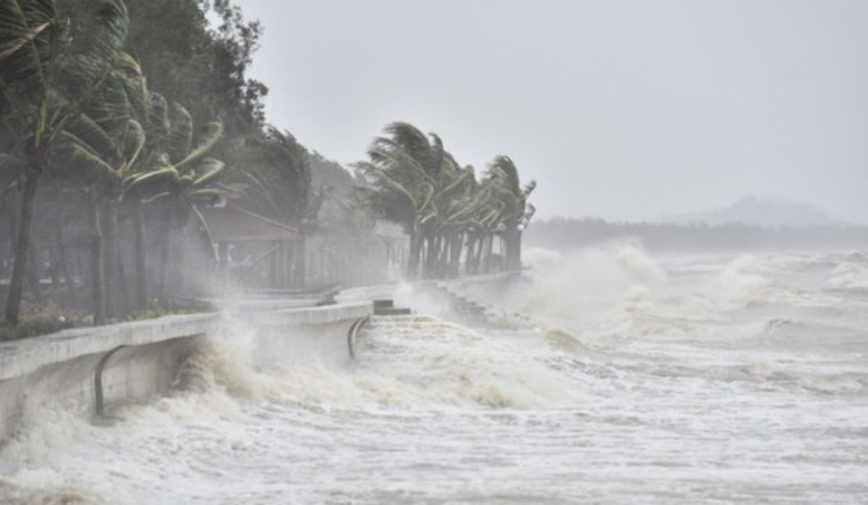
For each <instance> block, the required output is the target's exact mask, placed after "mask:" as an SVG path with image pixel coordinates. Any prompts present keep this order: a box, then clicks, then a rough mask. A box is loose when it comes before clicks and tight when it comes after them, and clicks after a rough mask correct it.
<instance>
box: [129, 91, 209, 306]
mask: <svg viewBox="0 0 868 505" xmlns="http://www.w3.org/2000/svg"><path fill="white" fill-rule="evenodd" d="M169 124H170V128H169V130H168V132H167V135H166V139H165V147H166V149H165V151H164V152H162V153H161V154H160V155H158V156H157V157H156V159H155V160H154V164H153V165H152V166H151V167H150V169H148V170H147V171H142V172H138V173H135V174H133V175H132V176H131V177H130V178H129V179H128V180H127V181H125V191H126V193H127V194H128V195H129V196H130V197H131V198H134V199H136V200H140V201H142V202H143V203H152V202H158V201H159V202H163V204H164V207H165V209H166V215H165V217H166V225H167V233H166V235H165V236H164V237H163V240H162V242H161V245H162V263H163V272H162V274H163V275H162V279H161V281H160V298H162V299H163V300H164V301H165V300H166V298H167V296H168V291H167V290H168V283H169V276H170V274H171V273H172V266H171V265H172V263H171V260H172V258H171V256H172V251H173V241H174V238H175V235H176V234H177V233H178V232H179V231H180V230H181V229H182V228H183V227H184V226H185V225H186V224H187V222H188V221H189V219H190V215H191V214H192V215H193V216H194V217H195V219H196V221H197V222H198V224H199V231H200V235H199V236H200V237H201V238H202V239H203V244H204V247H203V249H204V250H206V251H208V253H209V255H211V256H213V255H214V248H213V240H212V239H211V234H210V231H209V230H208V224H207V222H206V221H205V218H204V216H203V215H202V212H201V210H200V207H201V206H204V205H210V204H213V203H214V202H215V201H216V200H217V199H218V198H219V194H218V193H217V192H216V191H215V190H214V189H213V188H212V186H213V185H214V184H216V183H217V181H218V179H219V178H220V176H221V174H222V173H223V169H224V167H225V165H224V163H223V162H222V161H220V160H216V159H213V158H209V157H208V155H209V154H210V153H211V151H213V150H214V148H215V147H216V145H217V142H218V141H219V140H220V138H221V137H222V136H223V124H222V123H219V122H213V123H208V124H205V125H203V126H202V127H201V129H200V133H199V135H198V136H199V140H198V142H197V144H196V145H195V147H193V141H192V139H193V120H192V118H191V117H190V114H189V113H188V112H187V110H186V109H184V108H183V107H181V106H180V105H178V104H175V105H174V107H173V108H172V112H171V114H170V120H169Z"/></svg>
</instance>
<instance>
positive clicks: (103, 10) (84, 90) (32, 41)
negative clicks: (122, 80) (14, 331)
mask: <svg viewBox="0 0 868 505" xmlns="http://www.w3.org/2000/svg"><path fill="white" fill-rule="evenodd" d="M88 14H89V21H91V22H90V23H89V26H88V27H87V30H85V31H82V33H81V34H80V35H81V36H79V37H74V38H71V37H66V36H65V29H64V28H65V27H64V26H63V23H61V22H60V20H59V19H58V12H57V8H56V5H55V2H54V1H53V0H3V1H2V2H0V20H2V23H0V119H2V124H3V127H4V135H3V138H4V139H6V141H5V142H4V143H5V144H6V145H5V146H4V148H5V150H7V152H9V153H11V154H13V155H14V156H16V157H17V158H18V162H17V163H15V164H14V166H15V168H16V170H17V172H18V177H19V184H20V185H21V186H22V189H23V194H22V199H21V213H20V215H21V219H20V221H19V230H18V247H17V250H16V252H15V261H14V266H13V270H12V279H11V282H10V287H9V295H8V298H7V301H6V314H5V316H6V321H7V322H8V323H10V324H12V325H17V324H18V319H19V314H20V309H21V299H22V294H23V285H24V276H25V273H26V270H27V262H28V258H29V256H30V248H31V239H32V229H33V219H34V211H35V206H36V193H37V189H38V186H39V181H40V178H41V177H42V175H43V173H44V171H45V170H46V168H47V167H48V165H49V161H50V152H51V147H52V144H53V143H54V141H55V140H56V139H57V137H58V135H59V133H60V132H61V131H63V129H64V127H65V126H66V124H67V123H68V121H69V120H70V119H71V117H72V115H73V114H74V112H75V110H76V109H77V107H78V105H79V104H80V103H81V102H82V101H84V100H85V99H86V98H87V97H89V96H90V94H91V93H92V92H93V90H94V89H95V87H96V86H97V85H98V84H99V82H100V81H101V79H102V78H103V77H104V76H105V75H106V74H107V73H108V71H109V70H110V69H111V66H112V65H113V63H114V61H115V56H116V54H117V53H118V51H119V50H120V48H121V46H122V45H123V43H124V40H125V38H126V33H127V26H128V23H129V17H128V14H127V10H126V7H125V6H124V4H123V2H122V1H121V0H99V1H97V2H94V5H93V6H92V7H91V9H90V11H89V13H88Z"/></svg>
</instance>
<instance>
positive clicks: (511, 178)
mask: <svg viewBox="0 0 868 505" xmlns="http://www.w3.org/2000/svg"><path fill="white" fill-rule="evenodd" d="M489 178H490V179H491V182H492V188H493V191H494V195H495V197H496V198H497V200H498V202H500V203H501V204H502V206H503V212H502V214H501V217H500V220H501V224H502V225H503V227H502V231H501V235H502V237H503V241H504V243H505V246H506V247H505V249H506V257H505V258H504V260H505V265H504V266H505V267H506V269H507V270H509V271H515V270H520V269H521V236H522V232H523V231H524V229H525V228H526V227H527V225H528V224H529V223H530V220H531V218H533V215H534V213H535V212H536V208H534V206H533V205H530V204H529V203H528V201H527V200H528V197H529V196H530V194H531V193H533V191H534V189H536V182H535V181H531V182H530V183H528V184H527V185H526V186H524V187H522V186H521V180H520V178H519V175H518V169H517V168H516V166H515V163H514V162H513V161H512V159H511V158H509V157H507V156H498V157H496V158H495V159H494V161H493V162H492V163H491V165H490V166H489Z"/></svg>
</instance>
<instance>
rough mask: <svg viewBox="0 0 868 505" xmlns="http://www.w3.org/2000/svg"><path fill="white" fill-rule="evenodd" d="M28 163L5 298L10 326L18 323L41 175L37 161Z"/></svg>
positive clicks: (7, 320) (7, 319)
mask: <svg viewBox="0 0 868 505" xmlns="http://www.w3.org/2000/svg"><path fill="white" fill-rule="evenodd" d="M30 163H31V167H32V169H31V170H30V173H29V177H28V178H27V181H26V182H25V183H24V194H23V196H22V199H21V216H20V219H19V221H18V244H17V247H16V248H15V260H14V263H13V266H12V279H11V280H10V282H9V296H8V297H7V298H6V322H7V323H9V324H10V325H12V326H17V325H18V321H19V317H20V315H21V297H22V295H23V292H24V277H25V274H26V273H27V261H28V260H29V258H30V245H31V240H32V237H33V219H34V217H35V213H36V190H37V189H38V187H39V179H40V178H41V177H42V167H41V166H39V162H38V161H35V160H31V161H30Z"/></svg>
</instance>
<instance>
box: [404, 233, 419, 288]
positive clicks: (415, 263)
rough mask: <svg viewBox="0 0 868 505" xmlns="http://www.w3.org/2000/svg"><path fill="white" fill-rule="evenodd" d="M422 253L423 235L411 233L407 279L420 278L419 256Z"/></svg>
mask: <svg viewBox="0 0 868 505" xmlns="http://www.w3.org/2000/svg"><path fill="white" fill-rule="evenodd" d="M421 253H422V237H421V236H419V234H413V235H410V256H409V257H408V258H407V279H408V280H411V281H415V280H416V279H418V278H419V256H420V255H421Z"/></svg>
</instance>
